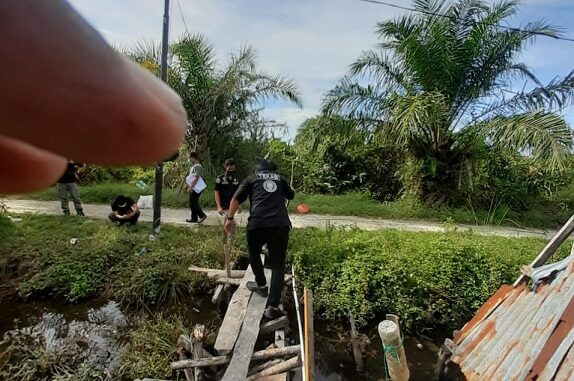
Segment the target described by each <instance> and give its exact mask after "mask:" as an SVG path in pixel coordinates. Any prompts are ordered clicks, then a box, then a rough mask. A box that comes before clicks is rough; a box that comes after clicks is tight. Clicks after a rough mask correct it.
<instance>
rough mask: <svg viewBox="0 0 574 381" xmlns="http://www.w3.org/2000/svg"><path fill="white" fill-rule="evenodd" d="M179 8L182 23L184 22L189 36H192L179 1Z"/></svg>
mask: <svg viewBox="0 0 574 381" xmlns="http://www.w3.org/2000/svg"><path fill="white" fill-rule="evenodd" d="M177 7H178V8H179V14H180V15H181V21H183V26H184V27H185V31H186V32H187V34H190V33H189V29H187V23H186V22H185V16H184V15H183V11H182V10H181V4H180V3H179V0H177Z"/></svg>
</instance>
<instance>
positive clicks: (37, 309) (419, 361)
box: [0, 298, 438, 381]
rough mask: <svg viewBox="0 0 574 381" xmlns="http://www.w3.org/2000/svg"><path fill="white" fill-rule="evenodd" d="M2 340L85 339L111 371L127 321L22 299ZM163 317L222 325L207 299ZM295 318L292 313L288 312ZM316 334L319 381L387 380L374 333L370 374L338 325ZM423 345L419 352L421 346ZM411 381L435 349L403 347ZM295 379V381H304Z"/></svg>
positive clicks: (12, 307) (113, 308)
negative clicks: (18, 336) (20, 335)
mask: <svg viewBox="0 0 574 381" xmlns="http://www.w3.org/2000/svg"><path fill="white" fill-rule="evenodd" d="M0 310H1V313H0V339H1V338H2V337H3V336H4V334H5V333H6V332H8V331H11V330H14V329H15V328H20V329H22V330H23V331H26V332H27V333H30V334H32V335H33V336H36V337H42V338H43V339H44V340H45V341H46V343H47V345H48V346H50V347H51V348H52V349H53V350H57V349H58V346H61V345H62V344H64V343H65V342H66V340H69V339H70V338H72V339H74V340H75V338H76V337H77V336H83V337H85V338H86V340H85V341H86V343H89V346H90V347H91V356H92V357H91V358H90V359H89V361H90V362H91V363H96V364H98V365H99V366H100V367H102V368H105V369H108V370H110V371H113V369H114V366H115V364H116V362H117V359H118V358H119V354H120V353H121V344H120V343H121V342H122V334H123V333H125V332H126V329H128V328H127V319H126V318H125V316H124V315H123V314H122V312H121V311H120V310H119V308H118V306H117V305H116V304H115V303H114V302H108V301H98V300H95V301H90V302H85V303H81V304H61V303H56V302H53V301H38V302H30V303H27V302H22V301H21V300H19V299H14V300H2V301H1V304H0ZM164 311H165V312H167V313H169V312H175V313H178V314H179V315H182V316H183V317H184V320H185V323H186V324H197V323H204V324H208V325H211V326H214V325H219V323H220V322H221V320H220V317H219V314H220V313H221V312H222V311H219V313H218V311H217V309H216V308H215V306H214V305H213V304H211V301H210V300H209V298H196V299H193V300H189V301H188V302H187V303H185V304H180V305H178V306H171V307H169V308H166V309H165V310H164ZM290 312H291V311H290ZM289 315H290V319H291V322H292V327H291V328H292V334H291V338H290V344H296V343H297V342H298V338H297V337H296V336H297V325H296V324H297V323H296V320H295V315H294V314H293V313H290V314H289ZM315 328H316V344H315V349H316V377H317V381H335V380H349V381H350V380H384V374H385V370H384V362H383V352H382V346H381V343H380V339H379V337H378V334H377V332H376V328H375V327H372V328H371V329H368V330H366V331H364V332H365V333H366V334H367V335H368V336H369V338H370V339H371V344H370V345H369V346H368V348H367V357H366V362H365V363H366V369H365V371H364V372H362V373H358V372H357V371H356V370H355V364H354V361H353V357H352V351H351V347H350V345H349V344H348V343H349V339H348V330H347V331H346V330H344V329H343V328H341V327H339V326H338V324H332V323H327V322H324V321H320V320H317V321H316V322H315ZM419 343H420V344H422V345H423V348H422V349H419V348H418V347H417V344H419ZM404 346H405V350H406V353H407V359H408V361H409V368H410V371H411V380H412V381H423V380H425V381H426V380H429V379H431V378H432V370H433V366H434V364H435V362H436V358H437V351H438V348H437V346H436V345H435V344H434V343H432V342H430V341H425V340H421V341H418V340H416V339H413V338H406V339H405V342H404ZM300 379H301V378H300V375H295V377H294V380H300Z"/></svg>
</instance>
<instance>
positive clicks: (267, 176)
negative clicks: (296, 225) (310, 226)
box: [235, 171, 295, 230]
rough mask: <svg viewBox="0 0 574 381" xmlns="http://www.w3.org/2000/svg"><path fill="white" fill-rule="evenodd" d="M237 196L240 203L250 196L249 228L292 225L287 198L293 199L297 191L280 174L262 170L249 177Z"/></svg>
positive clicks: (240, 187)
mask: <svg viewBox="0 0 574 381" xmlns="http://www.w3.org/2000/svg"><path fill="white" fill-rule="evenodd" d="M235 197H236V198H237V200H238V201H239V202H240V203H242V202H244V201H245V200H246V199H247V197H249V202H250V206H249V219H248V222H247V229H248V230H252V229H259V228H266V227H280V226H291V221H289V215H288V213H287V207H286V206H285V199H287V200H292V199H293V198H294V197H295V192H294V191H293V189H291V187H290V186H289V184H287V182H286V181H285V180H284V179H282V178H281V176H279V175H278V174H276V173H274V172H271V171H261V172H257V173H255V174H254V175H251V176H249V177H247V178H246V179H245V180H243V182H242V183H241V185H239V189H237V192H235Z"/></svg>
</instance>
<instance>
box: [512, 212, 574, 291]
mask: <svg viewBox="0 0 574 381" xmlns="http://www.w3.org/2000/svg"><path fill="white" fill-rule="evenodd" d="M573 230H574V214H573V215H572V217H570V219H569V220H568V221H567V222H566V223H565V224H564V225H563V226H562V228H560V230H559V231H558V233H556V235H555V236H554V237H552V239H551V240H550V242H548V244H547V245H546V246H545V247H544V249H542V251H541V252H540V254H538V256H537V257H536V258H535V259H534V261H532V263H531V264H530V267H532V268H535V267H539V266H542V265H543V264H544V263H546V261H547V260H548V258H550V257H551V256H552V254H554V253H555V252H556V250H557V249H558V248H559V247H560V245H561V244H562V243H563V242H564V241H566V239H567V238H568V236H569V235H570V234H571V233H572V231H573ZM526 280H527V277H526V276H525V275H524V274H521V275H520V276H519V277H518V279H517V280H516V282H514V287H518V286H520V284H522V282H525V281H526Z"/></svg>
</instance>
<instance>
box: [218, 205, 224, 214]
mask: <svg viewBox="0 0 574 381" xmlns="http://www.w3.org/2000/svg"><path fill="white" fill-rule="evenodd" d="M217 213H219V215H220V216H223V208H222V207H221V206H218V207H217Z"/></svg>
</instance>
